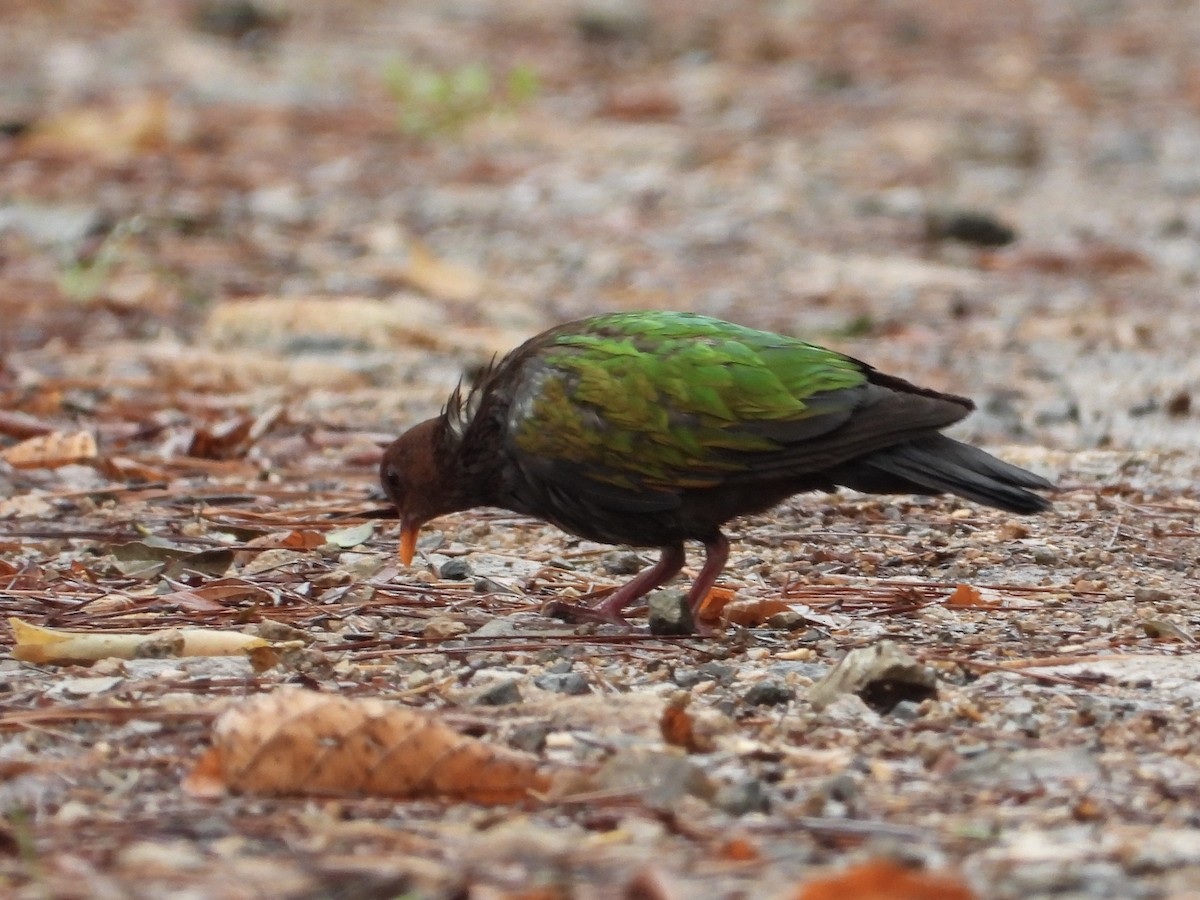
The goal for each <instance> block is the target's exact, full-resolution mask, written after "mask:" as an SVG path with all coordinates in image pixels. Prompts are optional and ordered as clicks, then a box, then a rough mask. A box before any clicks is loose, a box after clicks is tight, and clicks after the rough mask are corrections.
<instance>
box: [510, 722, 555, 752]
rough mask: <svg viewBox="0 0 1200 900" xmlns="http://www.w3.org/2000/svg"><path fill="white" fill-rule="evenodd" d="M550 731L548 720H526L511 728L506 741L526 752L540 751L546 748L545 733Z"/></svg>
mask: <svg viewBox="0 0 1200 900" xmlns="http://www.w3.org/2000/svg"><path fill="white" fill-rule="evenodd" d="M550 731H551V726H550V724H549V723H548V722H527V723H525V724H523V725H518V726H517V727H516V728H514V729H513V731H512V735H511V736H510V737H509V739H508V742H509V744H511V745H512V746H513V747H514V748H516V749H517V750H524V751H525V752H526V753H541V752H542V751H543V750H544V749H545V748H546V735H548V734H549V733H550Z"/></svg>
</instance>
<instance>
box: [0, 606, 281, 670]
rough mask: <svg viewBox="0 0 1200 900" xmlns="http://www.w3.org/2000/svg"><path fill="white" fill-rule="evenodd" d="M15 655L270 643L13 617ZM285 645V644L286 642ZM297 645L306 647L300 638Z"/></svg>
mask: <svg viewBox="0 0 1200 900" xmlns="http://www.w3.org/2000/svg"><path fill="white" fill-rule="evenodd" d="M8 624H9V625H10V626H11V627H12V631H13V640H14V642H15V646H14V647H13V657H15V658H16V659H19V660H21V661H22V662H32V663H50V664H53V665H60V666H62V665H75V664H78V663H92V662H96V661H97V660H101V659H108V658H109V657H116V658H118V659H162V658H165V657H169V656H237V655H239V654H245V653H249V652H250V651H251V650H255V649H258V648H262V647H268V646H271V644H270V642H268V641H265V640H263V639H262V638H260V637H255V636H254V635H250V634H242V633H241V632H240V631H218V630H215V629H209V628H163V629H161V630H159V631H152V632H150V633H149V634H124V633H114V632H105V631H58V630H57V629H54V628H43V627H41V626H40V625H32V624H30V623H29V622H25V621H23V620H21V619H18V618H17V617H16V616H12V617H10V618H9V620H8ZM280 646H281V647H282V646H283V645H280ZM297 646H302V645H301V644H299V642H297Z"/></svg>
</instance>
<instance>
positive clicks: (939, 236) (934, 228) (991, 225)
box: [925, 210, 1017, 247]
mask: <svg viewBox="0 0 1200 900" xmlns="http://www.w3.org/2000/svg"><path fill="white" fill-rule="evenodd" d="M925 237H926V239H928V240H931V241H942V240H955V241H961V242H963V243H965V244H976V245H978V246H980V247H1003V246H1004V245H1005V244H1011V243H1012V242H1013V241H1015V240H1016V239H1017V232H1016V230H1015V229H1014V228H1013V227H1012V226H1011V225H1008V224H1006V223H1004V222H1001V221H1000V220H999V219H998V218H996V217H995V216H994V215H993V214H991V213H987V212H975V211H972V210H953V211H950V212H932V213H930V214H929V215H928V216H926V218H925Z"/></svg>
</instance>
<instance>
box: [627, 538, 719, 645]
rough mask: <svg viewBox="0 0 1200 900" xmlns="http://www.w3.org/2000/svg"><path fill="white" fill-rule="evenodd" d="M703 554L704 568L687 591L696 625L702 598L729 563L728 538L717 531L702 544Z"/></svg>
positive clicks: (698, 620)
mask: <svg viewBox="0 0 1200 900" xmlns="http://www.w3.org/2000/svg"><path fill="white" fill-rule="evenodd" d="M704 552H705V557H704V568H702V569H701V570H700V574H699V575H697V576H696V580H695V581H693V582H692V589H691V590H690V591H688V606H689V607H691V610H692V619H694V620H695V621H696V622H697V623H699V622H700V604H702V603H703V602H704V598H705V597H707V596H708V592H709V591H710V590H711V589H712V586H713V585H714V584H715V583H716V581H717V576H718V575H720V574H721V572H722V571H723V570H724V568H725V563H726V562H728V561H729V538H727V537H725V535H723V534H721V532H719V531H718V532H717V536H716V538H714V539H713V540H711V541H705V542H704ZM609 599H611V598H609Z"/></svg>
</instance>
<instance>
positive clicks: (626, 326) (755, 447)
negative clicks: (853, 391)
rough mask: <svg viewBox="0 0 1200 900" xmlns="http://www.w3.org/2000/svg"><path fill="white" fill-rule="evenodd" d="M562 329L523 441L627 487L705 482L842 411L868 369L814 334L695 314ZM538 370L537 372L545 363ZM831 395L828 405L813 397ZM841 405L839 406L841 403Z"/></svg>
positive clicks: (546, 358) (553, 340) (522, 427)
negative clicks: (780, 433)
mask: <svg viewBox="0 0 1200 900" xmlns="http://www.w3.org/2000/svg"><path fill="white" fill-rule="evenodd" d="M579 327H580V326H576V327H575V328H574V329H571V328H570V327H569V326H568V328H566V329H564V330H563V331H561V332H559V333H557V334H554V335H552V336H550V338H549V343H548V345H547V346H545V347H543V348H541V349H540V353H539V354H538V357H537V359H536V360H535V361H531V362H530V363H529V364H528V365H530V366H531V367H532V369H531V377H533V378H534V381H535V384H534V393H533V395H532V397H531V398H530V403H529V404H528V407H527V408H525V413H524V414H523V415H522V416H521V417H520V418H519V419H518V420H517V421H514V422H513V426H514V429H513V434H514V440H515V442H516V445H517V447H518V448H519V449H520V450H522V451H523V452H525V453H527V454H530V455H532V456H536V457H540V458H543V459H546V460H551V461H560V462H562V463H566V464H570V465H571V466H572V468H574V469H575V470H576V471H577V472H579V473H581V474H585V475H586V477H589V478H591V479H593V480H595V481H600V482H603V483H606V484H610V485H613V486H616V487H619V488H624V489H629V490H637V489H642V488H650V489H653V488H660V489H680V488H687V487H705V486H709V485H712V484H716V483H717V482H719V481H720V480H721V476H722V473H729V472H734V471H738V470H741V469H744V468H746V466H747V465H748V463H747V458H746V456H745V455H744V454H750V455H751V456H752V455H753V454H755V453H770V452H772V451H776V450H779V449H780V444H779V443H778V442H777V441H776V440H773V439H772V438H771V437H769V436H767V435H768V433H771V431H772V427H771V426H775V427H776V430H777V426H779V425H781V424H786V423H789V422H799V421H802V420H805V419H810V418H812V417H813V416H819V415H826V414H829V413H830V411H831V410H830V403H829V395H830V392H835V391H838V390H842V389H846V388H856V387H859V386H861V385H863V384H864V383H865V382H866V376H865V375H864V374H863V371H862V369H861V367H860V365H859V364H858V363H856V362H854V361H853V360H851V359H848V358H847V357H844V356H842V355H841V354H838V353H834V352H833V351H830V350H826V349H824V348H822V347H817V346H815V345H813V344H808V343H805V342H803V341H799V340H794V339H791V338H786V337H781V336H780V335H776V334H770V333H767V332H762V331H755V330H753V329H750V328H744V327H741V326H738V325H733V324H730V323H728V322H722V321H720V320H717V319H710V318H707V317H705V316H698V315H692V314H689V313H668V312H641V313H619V314H614V315H611V316H602V317H598V318H595V319H591V320H588V321H587V322H586V330H582V331H581V330H578V329H579ZM535 369H536V371H533V370H535ZM817 394H821V395H823V396H822V401H823V402H822V403H821V404H818V405H813V404H810V403H806V400H809V399H810V398H812V397H813V396H814V395H817ZM835 405H836V404H835Z"/></svg>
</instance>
